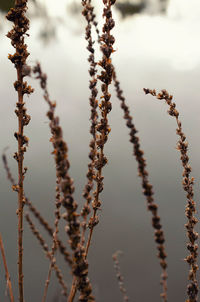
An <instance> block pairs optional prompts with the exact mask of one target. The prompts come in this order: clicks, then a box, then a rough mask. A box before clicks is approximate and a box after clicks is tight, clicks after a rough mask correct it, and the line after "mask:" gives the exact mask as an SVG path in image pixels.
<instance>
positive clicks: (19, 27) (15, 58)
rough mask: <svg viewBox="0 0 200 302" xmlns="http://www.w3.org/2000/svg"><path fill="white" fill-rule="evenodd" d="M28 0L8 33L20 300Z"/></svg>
mask: <svg viewBox="0 0 200 302" xmlns="http://www.w3.org/2000/svg"><path fill="white" fill-rule="evenodd" d="M27 3H28V0H15V7H14V8H11V9H10V11H9V12H8V14H7V16H6V17H7V19H8V20H9V21H12V22H13V23H14V27H13V29H12V30H11V31H10V32H9V33H8V34H7V36H8V37H9V38H10V39H11V44H12V45H13V47H14V48H15V50H16V52H15V54H14V55H11V54H9V56H8V58H9V59H10V60H11V62H12V63H13V64H14V65H15V68H16V70H17V81H16V82H15V83H14V87H15V89H16V91H17V93H18V102H17V104H16V106H17V109H16V110H15V113H16V115H17V117H18V132H15V134H14V135H15V138H16V139H17V141H18V152H16V153H15V156H14V157H15V159H16V160H17V162H18V185H17V186H15V187H14V188H13V189H14V190H15V191H17V192H18V211H17V215H18V279H19V301H20V302H23V301H24V293H23V207H24V203H25V200H24V188H23V182H24V174H25V172H26V170H24V168H23V160H24V152H25V151H26V147H25V146H24V145H27V144H28V138H27V137H26V136H24V126H26V125H28V123H29V121H30V116H29V115H27V114H26V108H25V107H24V104H25V103H24V94H31V93H32V92H33V89H32V88H31V86H28V84H27V82H24V81H23V78H24V76H25V74H24V73H23V69H24V66H25V65H26V59H27V57H28V56H29V53H28V52H27V45H26V44H25V43H24V37H25V35H26V32H27V30H28V29H29V20H28V19H27V18H26V17H25V13H26V10H27Z"/></svg>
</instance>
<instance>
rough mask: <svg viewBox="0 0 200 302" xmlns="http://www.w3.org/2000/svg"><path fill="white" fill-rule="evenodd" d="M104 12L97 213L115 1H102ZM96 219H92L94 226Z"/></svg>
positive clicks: (109, 106)
mask: <svg viewBox="0 0 200 302" xmlns="http://www.w3.org/2000/svg"><path fill="white" fill-rule="evenodd" d="M103 2H104V5H105V7H104V11H103V17H105V19H106V20H105V23H104V25H103V34H102V36H101V41H102V43H101V50H102V53H103V57H102V60H101V61H100V62H99V63H98V64H99V65H100V66H101V67H102V68H103V70H102V71H101V75H99V76H98V79H100V81H101V82H102V83H103V84H102V85H101V90H102V93H103V96H102V97H101V99H102V101H101V103H100V104H99V108H100V111H101V119H100V121H99V123H98V124H97V127H96V131H97V132H99V134H96V145H97V149H98V151H97V154H96V159H95V168H96V170H97V174H96V176H95V181H96V182H97V188H96V191H95V192H94V201H93V204H92V205H93V209H94V211H97V209H98V208H99V207H100V205H101V202H100V201H99V193H101V192H102V191H103V179H104V177H103V176H102V175H101V172H102V168H103V167H104V166H105V165H106V164H107V158H106V157H105V155H104V152H103V150H104V145H105V143H106V142H107V139H108V134H109V132H110V131H111V129H110V126H109V124H108V119H107V115H108V113H109V112H110V111H111V109H112V104H111V102H110V98H111V94H110V93H109V91H108V87H109V85H110V84H111V82H112V76H113V66H112V63H111V58H110V56H111V53H112V52H113V51H114V50H113V44H114V42H115V38H114V37H113V36H112V35H111V34H110V31H111V30H112V29H113V27H114V25H115V22H114V20H113V18H112V10H111V6H112V5H113V4H114V3H115V1H110V0H109V1H106V0H104V1H103ZM95 220H96V219H94V224H96V222H95Z"/></svg>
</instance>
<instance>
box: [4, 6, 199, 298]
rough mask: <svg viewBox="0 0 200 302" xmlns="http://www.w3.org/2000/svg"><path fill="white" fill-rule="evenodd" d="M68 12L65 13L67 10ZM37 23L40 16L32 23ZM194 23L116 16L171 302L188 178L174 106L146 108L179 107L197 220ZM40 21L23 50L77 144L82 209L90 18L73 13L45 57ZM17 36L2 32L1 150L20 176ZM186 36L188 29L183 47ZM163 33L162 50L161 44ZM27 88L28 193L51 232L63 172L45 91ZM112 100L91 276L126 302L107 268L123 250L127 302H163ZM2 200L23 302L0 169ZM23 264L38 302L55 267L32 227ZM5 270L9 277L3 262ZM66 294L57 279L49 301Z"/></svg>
mask: <svg viewBox="0 0 200 302" xmlns="http://www.w3.org/2000/svg"><path fill="white" fill-rule="evenodd" d="M52 7H53V6H52ZM63 7H66V3H65V5H63ZM50 8H51V7H49V10H48V11H47V15H48V17H49V18H50V17H52V18H53V20H55V19H54V18H57V17H59V18H63V16H66V11H65V12H64V13H63V14H60V15H58V14H56V13H54V14H53V13H52V11H53V9H52V10H50ZM33 12H34V9H33V10H32V11H31V12H30V14H31V13H33ZM197 12H198V10H197ZM179 14H181V10H180V11H179ZM97 15H98V16H100V15H101V7H98V10H97ZM186 17H187V18H186ZM186 17H185V19H187V23H184V22H183V21H182V19H176V18H175V17H173V18H172V17H170V15H167V16H166V17H164V16H162V17H160V16H154V17H153V16H152V17H149V16H146V15H145V16H141V17H139V16H137V17H136V18H135V19H134V20H133V19H128V20H126V21H124V22H121V21H120V20H121V19H120V17H119V15H118V13H117V12H115V19H116V29H115V36H116V49H117V51H116V53H115V54H114V63H115V65H116V68H117V72H118V75H119V78H120V80H121V83H122V86H123V89H124V92H125V95H126V96H127V100H128V103H129V105H130V108H131V112H132V114H133V116H134V122H135V124H136V127H137V128H138V130H139V135H140V137H141V143H142V148H143V149H144V150H145V156H146V159H147V163H148V170H149V173H150V179H151V182H152V183H153V185H154V190H155V197H156V201H157V202H158V204H159V206H160V210H159V213H160V215H161V217H162V223H163V226H164V230H165V232H166V239H167V244H166V247H167V253H168V262H169V269H168V273H169V286H168V287H169V301H176V302H182V301H184V299H185V296H186V295H185V292H186V282H187V265H186V264H185V263H184V261H183V259H184V258H185V256H186V254H187V252H186V248H185V246H186V237H185V231H184V224H185V222H186V220H185V217H184V210H185V204H186V200H185V195H184V192H183V191H182V188H181V174H182V167H181V166H180V163H179V154H178V153H177V151H176V141H177V138H176V135H175V128H176V125H175V121H174V120H173V119H172V118H169V117H168V116H167V114H166V110H167V108H166V106H165V105H164V104H161V103H159V102H156V101H155V100H153V99H152V98H151V97H148V96H146V97H145V96H144V94H143V91H142V88H143V87H150V88H157V89H162V88H166V89H168V90H169V91H170V92H171V93H173V94H174V96H175V99H176V102H177V107H178V108H179V111H180V113H181V119H182V121H183V128H184V131H185V133H186V135H187V136H188V138H189V146H190V147H189V151H190V152H189V154H190V157H191V166H192V167H193V175H194V177H195V178H196V184H195V193H196V196H197V198H196V200H197V203H198V206H197V208H198V209H199V175H200V164H199V150H200V143H199V134H198V131H197V129H199V123H200V106H199V77H200V65H199V55H198V54H197V53H196V52H197V50H198V52H199V44H198V43H197V40H198V39H197V38H196V37H197V36H196V35H198V34H199V33H198V32H199V21H198V19H195V15H192V20H197V21H195V27H194V28H192V27H189V26H192V22H190V19H189V17H188V15H186ZM198 18H199V17H198ZM185 19H184V20H185ZM64 20H65V19H64ZM41 22H42V20H41V19H39V18H35V17H34V18H32V22H31V29H30V38H29V39H28V40H27V44H28V48H29V51H30V53H31V56H30V58H29V62H30V64H32V63H34V62H35V60H37V59H39V60H40V61H41V63H42V65H43V69H44V70H45V71H46V72H47V74H48V81H49V87H50V93H51V95H52V98H53V99H56V100H57V104H58V107H57V113H58V115H59V116H60V119H61V123H62V126H63V130H64V136H65V139H66V140H67V142H68V145H69V158H70V162H71V168H70V173H71V176H72V177H73V178H74V181H75V186H76V193H75V197H76V200H77V201H78V202H79V204H80V207H81V205H82V203H83V200H82V197H81V194H82V188H83V186H84V184H85V174H86V171H87V163H88V144H89V140H90V136H89V104H88V95H89V92H88V88H87V87H88V71H87V70H88V63H87V56H88V53H87V51H86V49H85V46H86V43H85V41H84V31H83V27H84V24H85V23H84V22H83V20H82V16H80V18H79V17H78V16H77V17H76V18H75V17H74V16H72V15H68V14H67V19H66V20H65V22H66V23H65V26H63V25H62V24H61V23H60V25H59V26H58V27H57V36H56V39H53V40H52V41H51V43H50V44H49V46H48V47H45V46H44V45H46V44H43V43H41V40H39V39H38V32H40V30H41V24H42V23H41ZM9 28H10V24H8V23H5V24H4V26H3V29H2V32H1V53H0V56H1V60H0V72H1V81H0V91H1V110H0V122H1V127H0V137H1V150H2V149H3V148H4V147H5V146H9V147H10V148H9V151H8V154H9V159H10V166H11V168H12V171H13V173H14V174H15V177H16V176H17V169H16V163H15V162H14V160H12V158H11V154H12V153H14V151H15V150H16V141H15V140H14V136H13V133H14V132H15V131H16V127H17V121H16V116H15V114H14V108H15V103H16V93H15V91H14V89H13V88H12V87H13V86H12V85H13V84H12V83H13V82H14V81H15V78H16V74H15V70H14V68H13V66H12V65H11V63H10V62H9V61H8V60H7V54H8V52H13V49H12V48H11V46H10V42H9V41H8V39H7V38H5V34H6V32H7V30H8V29H9ZM159 28H160V30H161V31H160V32H159V31H158V29H159ZM169 28H170V31H169V30H168V29H169ZM195 28H196V31H195ZM42 29H43V28H42ZM75 29H76V30H77V32H78V31H79V35H75V34H74V31H75ZM180 29H181V30H182V29H184V37H183V38H182V36H181V30H180ZM190 30H191V31H190ZM163 33H164V35H165V37H166V40H163ZM176 34H177V35H176ZM178 34H179V35H178ZM185 40H190V45H186V44H184V43H185ZM166 41H167V42H166ZM160 44H161V45H160ZM171 45H173V47H171ZM29 82H31V83H32V85H33V87H34V88H35V90H36V91H35V94H34V95H33V96H31V97H30V98H28V99H27V100H26V101H27V108H28V113H29V114H31V116H32V120H31V123H30V125H29V126H28V127H27V129H26V130H25V132H26V135H27V136H28V137H29V138H30V145H29V147H28V152H27V153H26V154H25V165H27V166H28V168H29V172H28V174H27V176H26V181H25V187H26V194H27V196H29V197H30V199H31V200H32V201H33V202H34V204H35V205H36V206H37V207H38V208H39V209H40V210H41V212H42V214H43V215H44V216H45V217H47V218H48V219H49V221H50V222H51V223H52V224H53V221H54V214H53V212H54V195H55V192H54V187H55V170H54V163H53V159H52V155H51V150H52V147H51V145H50V142H49V138H50V132H49V128H48V123H47V118H46V111H47V106H46V104H45V103H44V102H43V100H42V98H41V92H40V90H39V89H38V88H39V87H38V85H37V83H35V82H34V81H33V79H31V80H30V81H29ZM112 95H113V98H112V100H113V110H112V112H111V113H110V117H109V118H110V125H111V128H112V131H111V134H110V139H109V141H108V143H107V145H106V148H105V152H106V154H107V156H108V159H109V164H108V166H107V167H106V168H105V170H104V177H105V190H104V192H103V193H102V196H101V200H102V204H103V205H102V211H101V212H100V213H99V216H100V223H99V225H98V226H97V227H96V229H95V232H94V239H93V241H92V246H91V250H90V254H89V263H90V277H91V280H92V284H93V288H94V291H95V294H96V297H97V301H98V302H107V301H116V302H120V301H122V299H121V296H120V294H119V290H118V287H117V281H116V278H115V273H114V269H113V263H112V259H111V256H112V254H113V253H114V252H115V251H116V250H122V251H123V253H124V254H123V256H122V258H121V269H122V272H123V274H124V276H125V284H126V286H127V291H128V295H129V296H130V297H131V299H130V301H154V302H158V301H161V299H160V297H159V293H160V285H159V274H160V268H159V265H158V260H157V258H156V253H157V252H156V249H155V244H154V242H153V234H152V228H151V224H150V215H149V213H148V212H147V211H146V203H145V199H144V197H143V195H142V193H141V186H140V179H139V178H138V176H137V165H136V163H135V160H134V159H133V157H132V152H133V151H132V147H131V145H130V144H129V137H128V131H127V129H126V127H125V126H124V121H123V119H122V112H121V109H120V107H119V104H118V101H117V99H116V97H115V94H114V92H112ZM0 190H1V203H0V213H1V219H0V231H1V233H2V236H3V239H4V244H5V248H6V254H7V261H8V266H9V270H10V273H11V276H12V281H13V286H14V288H15V296H16V297H17V295H18V294H17V291H16V288H17V278H16V277H15V276H17V253H16V251H15V250H16V242H17V227H16V225H17V218H16V213H15V211H16V208H17V205H16V194H15V193H13V192H11V190H10V187H9V184H8V181H7V180H6V178H5V173H4V171H3V167H2V164H0ZM197 216H199V213H198V214H197ZM34 221H35V220H34ZM63 226H64V224H63V223H61V228H60V229H61V234H62V238H63V240H66V236H65V233H64V230H63ZM39 228H40V230H41V232H42V234H43V235H44V236H45V238H46V240H47V242H48V243H49V244H50V240H49V238H48V236H46V234H45V232H44V231H43V229H42V228H41V227H39ZM198 230H199V227H198ZM24 257H25V258H24V267H25V271H24V276H25V277H24V282H25V297H26V301H29V302H32V301H41V297H42V294H43V285H44V282H45V279H46V275H47V270H48V261H47V260H46V259H45V256H44V254H43V251H42V250H41V248H40V246H39V245H38V243H37V241H36V239H35V238H34V237H33V236H32V234H31V233H30V231H29V229H28V226H27V225H26V223H25V226H24ZM58 263H59V264H60V266H62V267H63V270H64V272H66V275H67V279H68V280H70V274H69V271H68V268H67V266H65V264H64V263H63V261H62V257H59V260H58ZM0 271H1V272H3V267H2V262H1V261H0ZM5 286H6V285H5V281H4V273H1V274H0V301H8V298H7V300H6V298H5V295H4V293H5ZM58 289H59V287H58V286H57V281H55V280H54V279H53V282H52V283H51V286H50V290H49V295H48V299H47V301H48V302H51V301H53V299H54V297H55V299H57V298H56V297H57V296H56V295H57V292H58ZM16 300H17V299H16ZM56 301H58V300H56Z"/></svg>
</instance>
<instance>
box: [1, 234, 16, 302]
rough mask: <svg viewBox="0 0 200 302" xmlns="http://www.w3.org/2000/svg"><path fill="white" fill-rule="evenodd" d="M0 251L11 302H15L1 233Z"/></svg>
mask: <svg viewBox="0 0 200 302" xmlns="http://www.w3.org/2000/svg"><path fill="white" fill-rule="evenodd" d="M0 250H1V255H2V259H3V265H4V269H5V273H6V282H7V286H8V290H9V295H10V302H14V296H13V290H12V284H11V280H10V274H9V271H8V266H7V262H6V256H5V251H4V246H3V240H2V237H1V233H0Z"/></svg>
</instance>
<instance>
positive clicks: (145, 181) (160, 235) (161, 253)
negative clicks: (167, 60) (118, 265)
mask: <svg viewBox="0 0 200 302" xmlns="http://www.w3.org/2000/svg"><path fill="white" fill-rule="evenodd" d="M113 80H114V85H115V89H116V93H117V97H118V99H119V100H120V102H121V108H122V110H123V112H124V119H125V120H127V122H126V126H127V127H128V128H129V129H130V133H129V135H130V142H131V143H132V144H133V150H134V153H133V154H134V156H135V158H136V161H137V163H138V172H139V177H141V179H142V187H143V194H144V195H145V197H146V200H147V206H148V209H149V211H151V213H152V226H153V228H154V229H155V232H154V235H155V242H156V244H157V249H158V258H159V259H160V265H161V268H162V271H163V273H162V275H161V284H162V287H163V293H162V294H161V296H162V298H163V300H164V302H166V301H167V272H166V268H167V262H166V257H167V255H166V253H165V246H164V242H165V238H164V231H163V230H162V225H161V223H160V217H159V216H158V206H157V204H156V203H155V201H154V193H153V186H152V185H151V184H150V182H149V178H148V172H147V169H146V166H147V164H146V160H145V158H144V152H143V151H142V150H141V147H140V140H139V137H138V136H137V135H136V133H137V132H138V131H137V130H136V128H135V125H134V124H133V122H132V119H133V118H132V116H131V115H130V110H129V108H128V106H127V104H126V100H125V97H124V96H123V91H122V90H121V88H120V83H119V81H118V80H117V76H116V72H115V71H114V72H113Z"/></svg>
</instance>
